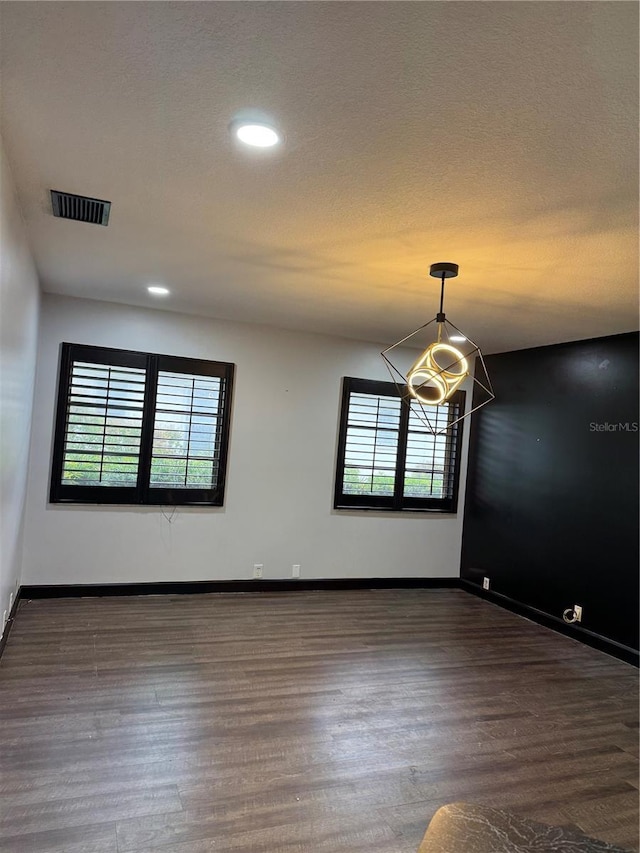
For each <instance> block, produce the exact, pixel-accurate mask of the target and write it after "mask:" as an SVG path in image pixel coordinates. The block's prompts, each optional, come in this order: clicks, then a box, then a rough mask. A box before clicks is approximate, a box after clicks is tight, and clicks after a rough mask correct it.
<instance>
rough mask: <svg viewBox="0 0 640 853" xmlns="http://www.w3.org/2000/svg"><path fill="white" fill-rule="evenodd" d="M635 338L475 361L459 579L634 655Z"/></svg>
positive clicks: (637, 434) (598, 340) (618, 337)
mask: <svg viewBox="0 0 640 853" xmlns="http://www.w3.org/2000/svg"><path fill="white" fill-rule="evenodd" d="M638 355H639V353H638V334H637V333H631V334H625V335H616V336H613V337H607V338H596V339H594V340H588V341H577V342H573V343H568V344H560V345H557V346H548V347H539V348H536V349H529V350H520V351H517V352H508V353H502V354H499V355H492V356H488V357H486V359H485V360H486V364H487V369H488V371H489V376H490V377H491V381H492V383H493V386H494V391H495V394H496V399H495V400H494V401H493V402H492V403H489V405H487V406H486V407H484V408H483V409H481V410H479V411H478V412H477V413H476V414H474V415H473V418H472V424H471V436H470V441H471V446H470V453H469V468H468V477H467V493H466V506H465V516H464V532H463V545H462V564H461V576H462V577H463V578H465V579H467V580H468V581H471V582H473V583H477V584H482V578H483V576H485V575H486V576H488V577H489V578H490V579H491V589H492V590H494V591H495V592H497V593H500V594H502V595H505V596H508V597H509V598H511V599H513V600H514V601H517V602H519V603H522V604H525V605H528V606H530V607H534V608H536V609H538V610H541V611H543V612H544V613H547V614H550V615H552V616H555V617H561V616H562V611H563V610H564V609H565V608H567V607H572V606H573V605H574V604H581V605H582V607H583V609H584V613H583V619H582V627H583V628H584V629H587V630H588V631H591V632H594V633H596V634H599V635H601V636H603V637H606V638H608V639H610V640H614V641H615V642H617V643H622V644H623V645H625V646H628V647H631V648H633V649H637V648H638V592H639V590H638V556H639V555H638V510H639V506H638V439H639V437H640V432H638V421H639V420H640V418H639V416H638Z"/></svg>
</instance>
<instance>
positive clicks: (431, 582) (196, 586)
mask: <svg viewBox="0 0 640 853" xmlns="http://www.w3.org/2000/svg"><path fill="white" fill-rule="evenodd" d="M438 588H441V589H442V588H444V589H463V590H465V591H466V592H469V593H471V594H473V595H477V596H479V597H480V598H484V599H486V600H487V601H491V602H492V603H493V604H497V605H499V606H500V607H504V608H505V609H507V610H510V611H511V612H513V613H517V614H518V615H519V616H525V617H526V618H528V619H531V620H533V621H534V622H537V623H538V624H539V625H544V627H546V628H551V629H552V630H553V631H557V632H559V633H561V634H564V635H565V636H568V637H572V638H573V639H574V640H578V641H579V642H581V643H585V644H586V645H589V646H592V647H593V648H595V649H598V650H600V651H602V652H606V653H607V654H609V655H612V656H613V657H616V658H619V659H620V660H623V661H625V662H626V663H630V664H632V665H633V666H636V667H637V666H638V665H639V662H640V656H639V653H638V652H637V651H636V650H635V649H632V648H630V647H629V646H624V645H622V643H617V642H615V640H610V639H608V638H607V637H603V636H601V635H600V634H595V633H594V632H593V631H589V630H587V629H586V628H582V627H576V626H574V625H566V624H565V623H564V622H563V621H562V620H561V619H558V618H557V617H555V616H551V615H550V614H548V613H544V612H543V611H541V610H536V608H535V607H530V606H529V605H527V604H522V603H520V602H519V601H515V600H514V599H512V598H509V597H508V596H506V595H502V594H501V593H499V592H494V591H492V590H484V589H482V587H481V586H479V585H478V584H475V583H473V582H472V581H469V580H466V579H464V578H328V579H324V578H317V579H311V578H307V579H304V580H291V579H282V580H265V579H262V580H226V581H159V582H156V583H113V584H47V585H25V586H21V587H20V589H19V590H18V593H17V595H16V599H15V601H14V603H13V607H12V609H11V615H10V616H9V619H8V620H7V624H6V626H5V630H4V634H3V635H2V640H1V641H0V654H2V650H3V649H4V646H5V644H6V642H7V638H8V636H9V631H10V629H11V624H12V622H13V618H14V616H15V613H16V611H17V608H18V602H19V601H20V599H25V600H27V599H40V598H84V597H103V596H116V595H195V594H199V593H206V592H218V593H220V592H227V593H229V592H231V593H233V592H296V591H297V592H305V591H306V592H308V591H314V590H317V591H320V590H349V589H438Z"/></svg>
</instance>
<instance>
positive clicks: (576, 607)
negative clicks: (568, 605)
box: [573, 604, 582, 622]
mask: <svg viewBox="0 0 640 853" xmlns="http://www.w3.org/2000/svg"><path fill="white" fill-rule="evenodd" d="M573 612H574V613H575V615H576V622H582V605H581V604H574V605H573Z"/></svg>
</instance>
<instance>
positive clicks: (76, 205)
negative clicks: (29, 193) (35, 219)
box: [51, 190, 111, 225]
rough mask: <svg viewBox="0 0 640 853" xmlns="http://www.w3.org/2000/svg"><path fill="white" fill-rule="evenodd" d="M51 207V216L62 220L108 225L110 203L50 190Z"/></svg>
mask: <svg viewBox="0 0 640 853" xmlns="http://www.w3.org/2000/svg"><path fill="white" fill-rule="evenodd" d="M51 207H52V208H53V215H54V216H60V217H61V218H62V219H75V220H76V222H91V223H93V224H94V225H108V224H109V212H110V211H111V202H110V201H103V200H102V199H99V198H88V197H87V196H84V195H74V194H73V193H61V192H58V190H51Z"/></svg>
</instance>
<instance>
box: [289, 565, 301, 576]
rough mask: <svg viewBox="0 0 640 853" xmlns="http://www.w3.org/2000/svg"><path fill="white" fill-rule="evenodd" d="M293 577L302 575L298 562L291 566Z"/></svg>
mask: <svg viewBox="0 0 640 853" xmlns="http://www.w3.org/2000/svg"><path fill="white" fill-rule="evenodd" d="M291 577H292V578H299V577H300V566H299V565H298V563H295V564H294V565H293V566H291Z"/></svg>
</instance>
